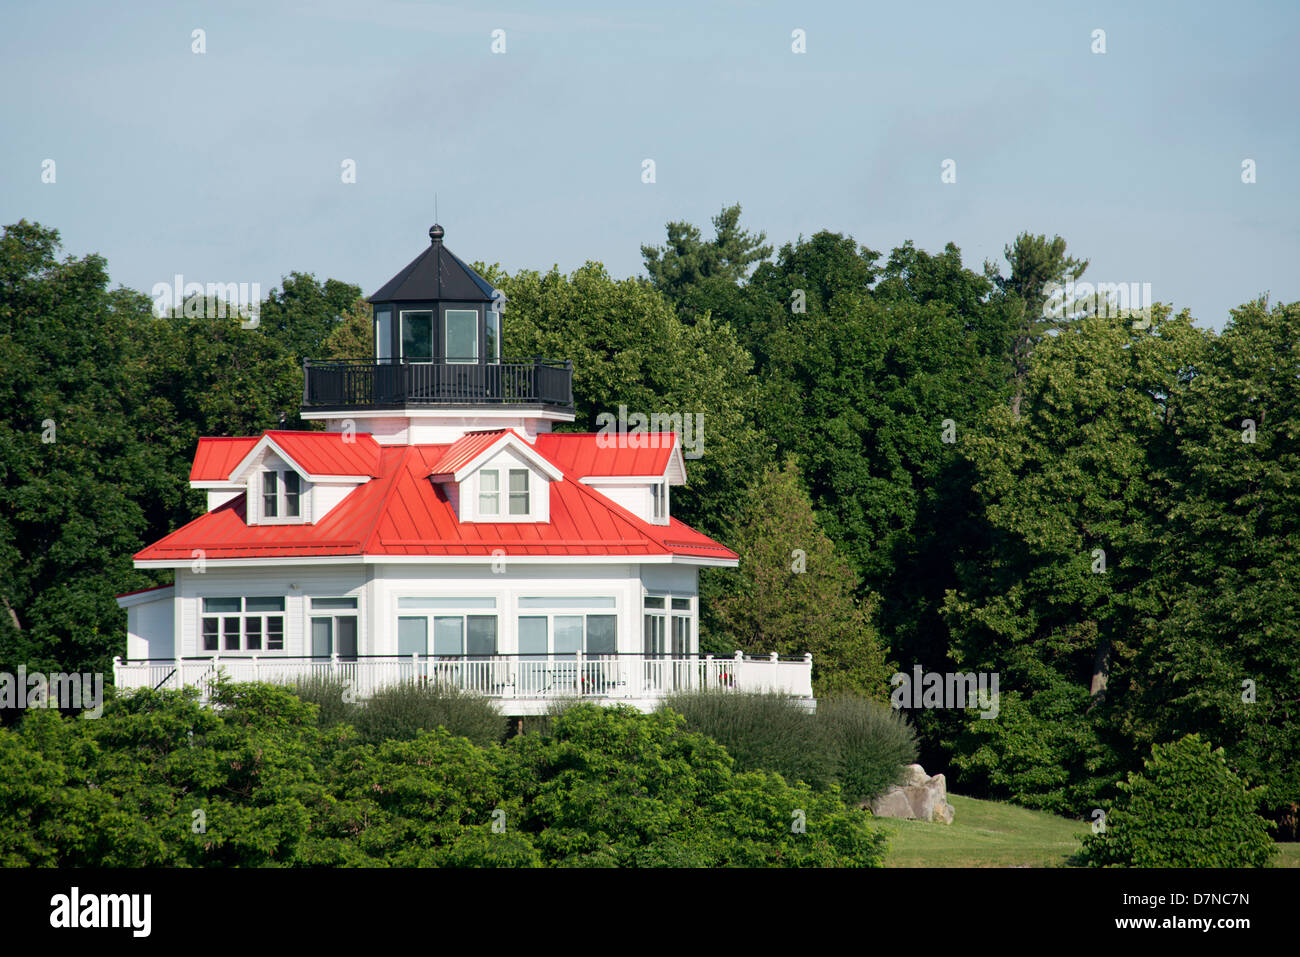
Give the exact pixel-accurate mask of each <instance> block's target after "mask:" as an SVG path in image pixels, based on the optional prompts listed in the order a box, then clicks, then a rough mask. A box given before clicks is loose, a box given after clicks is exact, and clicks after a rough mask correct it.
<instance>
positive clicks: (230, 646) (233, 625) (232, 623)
mask: <svg viewBox="0 0 1300 957" xmlns="http://www.w3.org/2000/svg"><path fill="white" fill-rule="evenodd" d="M221 628H222V631H223V632H225V635H226V644H225V648H226V651H238V650H239V619H238V618H223V619H222V620H221Z"/></svg>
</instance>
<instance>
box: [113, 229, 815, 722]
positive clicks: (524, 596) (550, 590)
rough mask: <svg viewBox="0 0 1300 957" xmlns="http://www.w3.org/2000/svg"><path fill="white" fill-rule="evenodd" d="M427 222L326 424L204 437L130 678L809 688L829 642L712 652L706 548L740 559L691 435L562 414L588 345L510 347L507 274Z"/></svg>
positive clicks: (121, 664)
mask: <svg viewBox="0 0 1300 957" xmlns="http://www.w3.org/2000/svg"><path fill="white" fill-rule="evenodd" d="M429 235H430V238H431V240H432V242H431V245H430V246H429V248H428V249H426V250H425V251H424V252H423V253H422V254H421V255H420V256H419V257H417V258H416V259H415V260H414V261H413V262H411V263H410V265H408V266H407V267H406V268H405V269H403V270H402V271H401V272H400V273H398V274H397V276H395V277H394V278H393V279H392V280H390V281H389V282H388V283H387V284H386V285H385V286H384V287H383V288H382V289H380V290H379V292H377V293H375V295H374V296H372V297H371V299H370V302H371V303H372V304H373V306H374V314H375V358H374V361H373V362H371V361H365V362H356V361H309V362H307V363H305V364H304V390H303V418H306V419H316V420H320V421H321V422H322V423H324V425H325V428H326V431H323V432H287V431H271V432H264V433H263V434H261V435H255V436H247V437H240V438H205V439H201V440H200V441H199V446H198V449H197V451H196V453H195V457H194V465H193V468H192V469H191V471H190V483H191V485H192V486H193V487H195V488H200V489H204V490H205V491H206V492H207V497H208V503H207V506H208V507H207V511H206V512H205V513H204V514H203V515H200V516H199V517H198V518H196V519H195V520H194V521H192V522H190V523H189V524H188V525H185V526H183V527H181V528H179V529H177V530H176V531H174V532H172V533H171V534H170V535H167V536H166V537H164V538H162V539H161V540H159V541H157V542H155V543H154V544H152V545H150V546H148V547H147V548H145V549H144V550H142V551H141V552H139V553H138V554H137V555H136V556H135V565H136V567H137V568H151V569H171V570H173V571H174V574H175V580H174V583H173V584H171V585H166V586H162V587H159V588H154V589H147V590H144V591H140V592H134V593H131V594H128V595H122V596H119V598H118V604H119V605H121V607H123V608H124V609H126V612H127V648H126V652H127V653H126V657H125V658H120V659H117V661H116V662H115V666H114V673H115V680H116V684H117V686H118V687H119V688H123V687H125V688H132V687H143V686H148V687H175V686H177V685H180V684H196V685H199V686H200V687H205V688H206V687H207V686H209V684H210V682H211V680H212V679H213V678H214V677H215V675H216V674H217V672H218V671H219V670H221V671H224V672H225V673H226V674H228V675H229V676H230V677H232V678H234V679H236V680H253V679H260V680H272V681H292V680H294V679H296V678H299V677H306V676H309V675H313V674H316V675H321V674H332V675H335V676H337V677H339V678H340V679H342V680H345V681H347V682H349V683H351V686H352V687H353V689H354V690H355V691H356V693H357V694H358V695H359V696H361V697H364V696H365V695H367V694H368V693H370V692H371V691H373V690H374V689H375V688H377V687H379V686H381V685H383V684H386V683H391V682H394V681H399V680H404V679H413V678H414V679H418V680H429V681H443V682H450V683H454V684H456V685H458V686H460V687H463V688H467V689H470V690H474V691H477V692H480V693H482V694H485V695H489V696H492V697H494V698H496V699H498V700H499V702H500V707H501V710H502V711H503V712H504V713H506V714H508V715H526V714H536V713H540V712H542V711H544V710H545V709H546V708H547V706H548V703H549V701H550V700H551V699H554V698H557V697H572V696H575V695H581V696H585V697H589V698H591V699H593V700H598V701H608V702H626V703H629V704H633V705H636V706H637V707H640V708H643V709H648V708H651V707H653V706H654V705H655V703H656V701H657V699H658V698H659V697H661V696H662V695H663V694H665V693H667V692H669V691H672V690H674V689H683V688H693V687H718V688H748V689H774V690H781V691H785V692H788V693H792V694H796V695H800V696H804V697H808V698H809V699H811V695H812V686H811V667H812V664H811V659H810V658H808V657H804V658H801V659H797V660H793V661H781V660H778V659H777V658H776V657H775V656H772V657H770V658H742V657H736V658H713V657H711V656H706V655H700V654H699V593H698V588H697V581H698V574H699V569H700V568H701V567H704V566H721V567H735V566H736V565H737V562H738V559H737V556H736V554H735V553H734V552H732V551H730V550H729V549H727V548H726V547H725V546H723V545H720V544H719V543H717V542H715V541H713V540H712V539H710V538H708V537H707V536H705V535H702V534H700V533H699V532H697V531H695V530H694V529H692V528H690V527H688V526H687V525H684V524H683V523H682V522H680V521H678V520H677V519H675V518H673V517H672V514H671V511H672V509H671V489H672V487H673V486H678V485H682V484H684V483H685V482H686V465H685V461H684V459H683V456H682V451H681V448H680V444H679V441H678V437H677V436H676V435H675V434H674V433H671V432H664V433H645V432H642V433H635V432H634V433H632V434H623V435H608V434H604V433H602V434H585V433H557V432H552V431H551V429H552V426H553V425H555V424H556V423H567V422H572V421H573V419H574V413H573V392H572V366H571V364H570V363H568V362H555V361H549V360H543V359H531V360H510V359H502V358H501V357H500V344H501V320H502V308H501V307H502V297H501V296H500V295H499V294H497V293H495V292H494V290H493V289H492V287H491V286H490V285H489V284H488V283H487V282H486V281H485V280H484V279H483V278H482V277H480V276H479V275H478V274H477V273H475V272H474V271H473V270H472V269H470V268H469V267H468V266H467V265H466V264H465V263H464V262H462V261H461V260H460V259H459V258H457V257H456V256H455V255H454V254H452V253H451V252H450V250H448V249H447V248H446V247H445V246H444V245H443V244H442V235H443V231H442V228H441V227H439V226H434V227H433V228H432V229H431V230H430V231H429Z"/></svg>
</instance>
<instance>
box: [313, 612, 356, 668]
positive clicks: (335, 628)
mask: <svg viewBox="0 0 1300 957" xmlns="http://www.w3.org/2000/svg"><path fill="white" fill-rule="evenodd" d="M311 610H312V616H311V653H312V657H314V658H328V657H330V655H332V654H337V655H338V656H339V658H341V659H342V660H344V661H356V660H357V600H356V599H355V598H313V599H312V600H311ZM321 612H324V613H325V614H321Z"/></svg>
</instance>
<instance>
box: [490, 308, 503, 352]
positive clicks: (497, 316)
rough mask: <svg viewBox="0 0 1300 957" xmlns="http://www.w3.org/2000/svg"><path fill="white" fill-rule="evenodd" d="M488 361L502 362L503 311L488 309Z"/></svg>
mask: <svg viewBox="0 0 1300 957" xmlns="http://www.w3.org/2000/svg"><path fill="white" fill-rule="evenodd" d="M487 360H488V362H500V361H501V310H500V309H488V313H487Z"/></svg>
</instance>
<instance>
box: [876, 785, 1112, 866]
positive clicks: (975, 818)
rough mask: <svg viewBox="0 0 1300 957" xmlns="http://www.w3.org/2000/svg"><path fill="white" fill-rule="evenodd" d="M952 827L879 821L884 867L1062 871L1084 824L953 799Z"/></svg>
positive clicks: (1075, 848)
mask: <svg viewBox="0 0 1300 957" xmlns="http://www.w3.org/2000/svg"><path fill="white" fill-rule="evenodd" d="M948 802H949V803H950V804H952V806H953V808H954V809H955V810H956V812H957V816H956V817H954V818H953V821H952V824H926V823H925V822H923V821H901V820H898V819H896V818H876V819H875V823H876V824H877V825H879V826H880V827H882V828H884V829H885V831H886V832H887V833H888V834H889V837H890V850H889V856H888V857H887V858H885V866H886V867H1026V866H1028V867H1064V866H1066V858H1068V857H1069V856H1070V855H1071V854H1074V853H1075V852H1076V851H1078V850H1079V841H1080V839H1081V838H1082V837H1083V835H1085V834H1087V833H1088V832H1089V826H1088V824H1087V822H1085V821H1071V820H1068V819H1066V818H1063V817H1057V816H1056V815H1055V814H1048V813H1046V812H1044V811H1029V810H1026V809H1025V808H1022V807H1016V806H1015V805H1013V804H1003V803H1001V802H1000V801H980V800H977V799H976V798H967V797H961V796H960V795H957V794H949V795H948Z"/></svg>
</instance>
